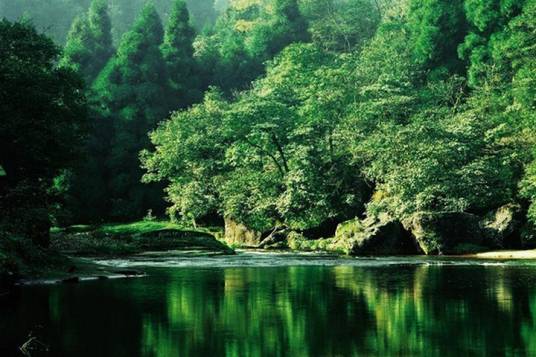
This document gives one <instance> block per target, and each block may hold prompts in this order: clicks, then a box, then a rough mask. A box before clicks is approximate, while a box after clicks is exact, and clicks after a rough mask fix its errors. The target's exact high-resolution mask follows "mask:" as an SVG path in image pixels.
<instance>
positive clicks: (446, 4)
mask: <svg viewBox="0 0 536 357" xmlns="http://www.w3.org/2000/svg"><path fill="white" fill-rule="evenodd" d="M463 2H464V1H463V0H454V1H452V0H432V1H430V0H412V1H411V7H410V12H409V16H408V24H407V25H408V30H409V31H410V33H411V44H412V45H413V53H414V58H415V61H416V63H418V64H420V65H423V66H424V67H425V68H426V69H432V70H433V71H434V72H439V73H441V72H443V71H444V70H449V71H457V72H459V71H461V68H462V67H461V63H460V61H459V59H458V55H457V51H456V49H457V46H458V44H460V43H461V42H463V38H464V36H465V33H466V27H467V25H466V20H465V16H464V11H463Z"/></svg>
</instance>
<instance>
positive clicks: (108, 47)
mask: <svg viewBox="0 0 536 357" xmlns="http://www.w3.org/2000/svg"><path fill="white" fill-rule="evenodd" d="M111 28H112V26H111V22H110V17H109V15H108V5H107V2H106V0H93V2H92V3H91V6H90V7H89V10H88V12H87V14H86V15H84V16H81V17H78V18H76V19H75V20H74V22H73V25H72V27H71V30H70V32H69V35H68V36H67V43H66V45H65V49H64V54H63V59H62V64H64V65H67V66H71V67H72V68H73V69H75V70H77V71H80V73H81V74H82V75H83V76H84V79H85V80H86V82H87V83H88V85H91V83H92V82H93V80H94V79H95V78H96V77H97V76H98V74H99V73H100V71H101V70H102V69H103V68H104V66H105V65H106V63H107V62H108V60H109V59H110V57H111V56H112V55H113V52H114V49H113V45H112V33H111Z"/></svg>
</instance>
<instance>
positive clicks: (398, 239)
mask: <svg viewBox="0 0 536 357" xmlns="http://www.w3.org/2000/svg"><path fill="white" fill-rule="evenodd" d="M335 241H337V242H339V245H344V250H345V251H346V252H347V253H348V254H351V255H400V254H417V253H419V250H418V248H417V246H416V244H415V242H414V240H413V239H412V238H411V236H410V235H409V234H408V233H407V232H406V231H405V230H404V227H403V226H402V224H400V222H398V221H394V220H389V219H385V218H384V219H373V218H368V219H365V220H358V219H354V220H351V221H347V222H344V223H341V224H340V225H339V227H338V228H337V232H336V234H335Z"/></svg>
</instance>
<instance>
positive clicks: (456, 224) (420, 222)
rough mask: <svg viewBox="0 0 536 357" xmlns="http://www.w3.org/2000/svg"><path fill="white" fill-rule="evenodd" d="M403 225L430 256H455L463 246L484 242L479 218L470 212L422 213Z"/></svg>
mask: <svg viewBox="0 0 536 357" xmlns="http://www.w3.org/2000/svg"><path fill="white" fill-rule="evenodd" d="M403 225H404V227H405V228H406V230H408V231H409V232H411V234H412V235H413V237H414V238H415V240H416V242H417V243H418V245H419V247H420V248H421V250H422V251H423V252H424V253H425V254H428V255H437V254H455V253H459V252H460V251H459V249H460V247H461V246H462V245H465V246H482V245H483V244H484V243H485V236H484V232H483V229H482V228H481V225H480V217H478V216H476V215H473V214H470V213H458V212H435V213H428V212H426V213H425V212H421V213H417V214H415V215H413V216H412V217H410V218H409V219H407V220H404V222H403Z"/></svg>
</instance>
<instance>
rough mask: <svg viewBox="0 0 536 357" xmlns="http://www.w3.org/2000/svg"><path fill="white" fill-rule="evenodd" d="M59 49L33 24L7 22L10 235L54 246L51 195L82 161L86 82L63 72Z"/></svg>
mask: <svg viewBox="0 0 536 357" xmlns="http://www.w3.org/2000/svg"><path fill="white" fill-rule="evenodd" d="M59 55H60V50H59V49H58V48H57V47H56V46H55V45H54V44H53V42H52V40H50V39H49V38H47V37H45V36H44V35H41V34H39V33H37V31H36V30H35V29H34V28H32V27H31V26H30V25H28V24H24V23H10V22H8V21H7V20H2V21H0V86H1V88H2V90H0V116H1V117H2V120H1V121H0V166H1V167H2V168H3V170H4V172H5V174H6V176H5V178H6V186H5V187H3V188H2V191H1V192H0V210H1V211H2V216H1V218H0V224H2V225H3V229H7V230H8V231H10V232H12V233H16V234H21V235H23V236H25V237H29V238H31V239H32V240H33V241H34V242H35V243H36V244H38V245H41V246H47V245H48V236H49V228H50V219H49V214H50V208H51V205H52V203H53V202H52V201H53V200H52V197H51V196H50V194H49V192H50V191H49V189H50V188H51V186H52V183H53V180H54V178H55V177H56V176H57V175H59V174H60V173H61V172H62V170H64V169H66V168H69V167H70V166H71V165H73V164H74V162H75V161H76V159H77V158H78V157H79V154H80V151H81V148H82V147H83V140H84V137H85V130H86V129H85V128H86V126H85V119H86V102H85V98H84V96H83V94H82V93H83V92H82V87H83V83H82V80H81V79H80V78H79V77H78V76H77V75H76V74H75V73H74V72H73V71H71V70H70V69H66V68H62V67H58V66H57V65H56V64H57V61H58V59H59Z"/></svg>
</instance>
